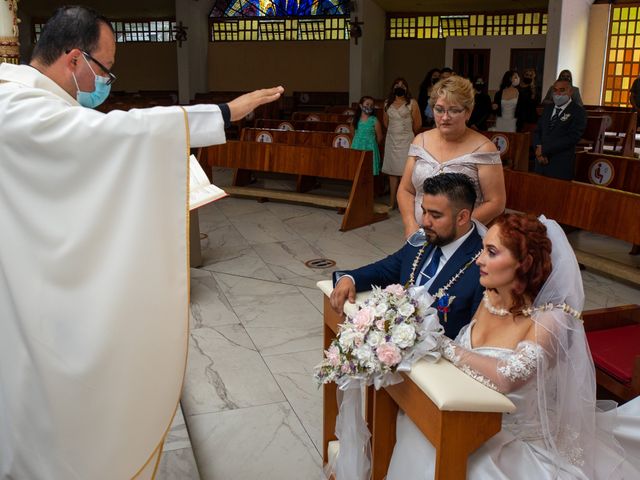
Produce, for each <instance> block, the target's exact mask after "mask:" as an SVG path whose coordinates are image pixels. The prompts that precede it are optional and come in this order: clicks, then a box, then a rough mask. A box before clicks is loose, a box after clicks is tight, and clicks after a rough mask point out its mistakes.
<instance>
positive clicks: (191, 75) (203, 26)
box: [176, 0, 214, 103]
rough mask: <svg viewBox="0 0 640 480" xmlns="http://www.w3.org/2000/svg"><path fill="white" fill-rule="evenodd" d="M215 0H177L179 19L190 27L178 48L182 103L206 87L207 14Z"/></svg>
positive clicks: (179, 90)
mask: <svg viewBox="0 0 640 480" xmlns="http://www.w3.org/2000/svg"><path fill="white" fill-rule="evenodd" d="M213 3H214V2H213V0H208V1H205V0H202V1H199V2H194V1H193V0H176V22H177V23H180V22H181V21H182V24H183V25H184V26H186V27H188V28H187V41H186V42H182V47H178V48H177V49H176V50H177V56H178V58H177V65H178V95H179V98H180V103H189V101H190V100H191V99H193V97H194V96H195V94H196V93H198V92H206V91H207V90H208V88H207V53H208V50H209V21H208V14H209V12H210V11H211V8H212V7H213Z"/></svg>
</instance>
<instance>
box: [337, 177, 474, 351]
mask: <svg viewBox="0 0 640 480" xmlns="http://www.w3.org/2000/svg"><path fill="white" fill-rule="evenodd" d="M475 202H476V192H475V189H474V187H473V183H472V181H471V179H470V178H469V177H467V176H466V175H463V174H461V173H443V174H441V175H436V176H435V177H431V178H427V180H425V182H424V199H423V200H422V211H423V214H424V215H423V220H422V226H423V229H424V233H425V236H426V240H425V238H424V237H422V238H421V240H420V241H419V242H416V241H415V240H416V238H417V235H414V236H412V237H410V238H409V240H407V243H406V244H405V245H404V247H402V248H401V249H400V250H398V251H397V252H396V253H394V254H393V255H390V256H388V257H387V258H385V259H382V260H380V261H378V262H375V263H372V264H370V265H367V266H364V267H361V268H358V269H356V270H350V271H338V272H334V287H335V288H334V290H333V293H332V294H331V299H330V300H331V306H332V307H333V309H334V310H335V311H336V312H338V313H342V307H343V306H344V303H345V301H346V300H349V301H350V302H351V303H353V302H354V301H355V295H356V292H361V291H366V290H370V289H371V287H372V286H373V285H376V286H379V287H386V286H387V285H391V284H393V283H400V284H403V285H407V286H412V285H413V286H416V287H424V288H426V289H427V290H428V292H429V293H430V294H431V295H433V296H435V297H436V301H435V302H434V306H436V305H437V306H438V315H439V317H440V322H441V323H442V325H443V326H444V329H445V334H446V335H447V336H448V337H450V338H455V337H456V335H457V334H458V331H459V330H460V329H461V328H462V327H463V326H464V325H466V324H467V323H469V321H470V320H471V317H472V316H473V314H474V313H475V311H476V309H477V308H478V305H479V304H480V300H481V299H482V292H483V291H484V289H483V288H482V286H481V285H480V281H479V279H480V271H479V269H478V266H477V265H476V264H475V260H476V258H477V257H478V255H479V254H480V252H481V251H482V238H481V237H480V235H479V233H478V227H477V226H476V225H475V223H474V222H473V221H472V220H471V212H472V211H473V206H474V204H475Z"/></svg>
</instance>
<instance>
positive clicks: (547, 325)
mask: <svg viewBox="0 0 640 480" xmlns="http://www.w3.org/2000/svg"><path fill="white" fill-rule="evenodd" d="M477 264H478V265H479V267H480V283H481V284H482V285H483V286H484V287H485V288H486V293H485V298H484V302H483V303H482V304H481V305H480V307H479V308H478V311H477V312H476V315H475V318H474V319H473V320H472V321H471V323H470V324H469V325H467V326H466V327H464V328H463V329H462V330H461V331H460V334H459V335H458V337H457V338H456V340H455V341H452V340H450V339H446V342H445V345H444V347H443V354H444V356H445V357H446V358H448V359H449V360H450V361H452V362H453V363H454V364H455V365H456V366H457V367H458V368H460V369H461V370H463V371H464V372H465V373H467V374H468V375H470V376H472V377H474V378H475V379H477V380H479V381H481V382H482V383H484V384H485V385H487V386H489V387H491V388H493V389H495V390H497V391H499V392H502V393H504V394H505V395H507V396H508V397H509V398H510V399H511V400H512V401H513V403H514V404H515V405H516V407H517V410H516V412H515V413H513V414H510V415H509V414H506V415H504V416H503V420H502V430H501V431H500V432H499V433H498V434H497V435H495V436H494V437H493V438H491V439H490V440H489V441H488V442H486V443H485V444H484V445H483V446H482V447H481V448H479V449H478V450H477V451H476V452H474V453H473V454H472V455H471V456H470V457H469V463H468V470H467V478H469V479H477V478H481V479H485V478H486V479H516V478H517V479H536V480H538V479H585V480H586V479H594V478H595V479H601V478H627V479H638V478H640V398H636V399H635V400H633V401H631V402H629V403H627V404H626V405H624V406H622V407H619V408H617V409H616V408H609V409H608V411H606V412H604V411H598V412H596V400H595V391H596V386H595V374H594V367H593V363H592V360H591V355H590V352H589V347H588V345H587V343H586V338H585V333H584V328H583V326H582V323H581V321H580V319H579V315H580V314H579V311H580V309H581V308H582V306H583V302H584V292H583V287H582V280H581V277H580V272H579V269H578V264H577V261H576V259H575V256H574V254H573V251H572V250H571V246H570V245H569V243H568V241H567V239H566V237H565V235H564V233H563V232H562V230H561V229H560V227H559V226H558V224H557V223H555V222H553V221H549V220H547V219H545V218H543V217H542V221H540V220H538V219H536V218H534V217H531V216H525V215H516V214H506V215H502V216H500V217H498V219H497V220H496V222H495V224H494V225H493V226H492V227H491V228H490V229H489V231H488V232H487V234H486V236H485V238H484V249H483V252H482V254H481V255H480V257H479V258H478V260H477ZM599 406H600V405H599ZM396 432H397V435H396V436H397V442H396V445H395V448H394V452H393V457H392V459H391V464H390V467H389V472H388V475H387V480H399V479H402V480H414V479H416V480H417V479H431V478H433V476H434V467H435V450H434V448H433V447H432V446H431V444H430V443H429V442H428V440H427V439H426V438H425V437H424V436H423V435H422V434H421V433H420V431H419V430H418V429H417V428H416V427H415V425H414V424H413V422H412V421H411V420H410V419H409V418H408V417H407V416H406V415H404V413H402V412H400V414H399V415H398V420H397V430H396Z"/></svg>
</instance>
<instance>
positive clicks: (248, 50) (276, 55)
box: [208, 41, 349, 95]
mask: <svg viewBox="0 0 640 480" xmlns="http://www.w3.org/2000/svg"><path fill="white" fill-rule="evenodd" d="M208 69H209V82H208V87H209V90H218V91H241V90H253V89H256V88H262V87H266V86H272V85H283V86H284V87H285V89H286V91H287V93H286V94H287V95H290V94H291V93H293V92H294V91H305V90H306V91H318V92H334V91H340V92H347V91H349V43H348V42H346V41H330V42H311V41H309V42H306V41H305V42H230V43H225V42H219V43H209V57H208Z"/></svg>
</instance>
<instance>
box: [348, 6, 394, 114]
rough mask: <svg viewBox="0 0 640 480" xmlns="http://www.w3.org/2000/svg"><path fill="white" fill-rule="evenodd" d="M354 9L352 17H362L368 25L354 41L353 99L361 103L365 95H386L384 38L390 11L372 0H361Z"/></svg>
mask: <svg viewBox="0 0 640 480" xmlns="http://www.w3.org/2000/svg"><path fill="white" fill-rule="evenodd" d="M354 3H356V8H355V9H354V11H352V12H351V20H354V19H355V17H356V16H357V17H358V21H359V22H363V23H364V24H363V25H362V26H361V28H362V36H361V37H360V38H359V39H358V44H357V45H356V43H355V40H354V39H352V40H350V41H349V42H350V46H349V100H350V101H351V102H357V101H358V100H360V97H362V96H363V95H371V96H372V97H375V98H382V97H384V93H385V92H384V89H385V87H384V40H385V34H386V33H385V27H386V23H385V22H386V20H385V19H386V14H385V11H384V10H382V8H380V7H379V6H378V4H377V3H375V2H373V1H372V0H359V1H358V2H354Z"/></svg>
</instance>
